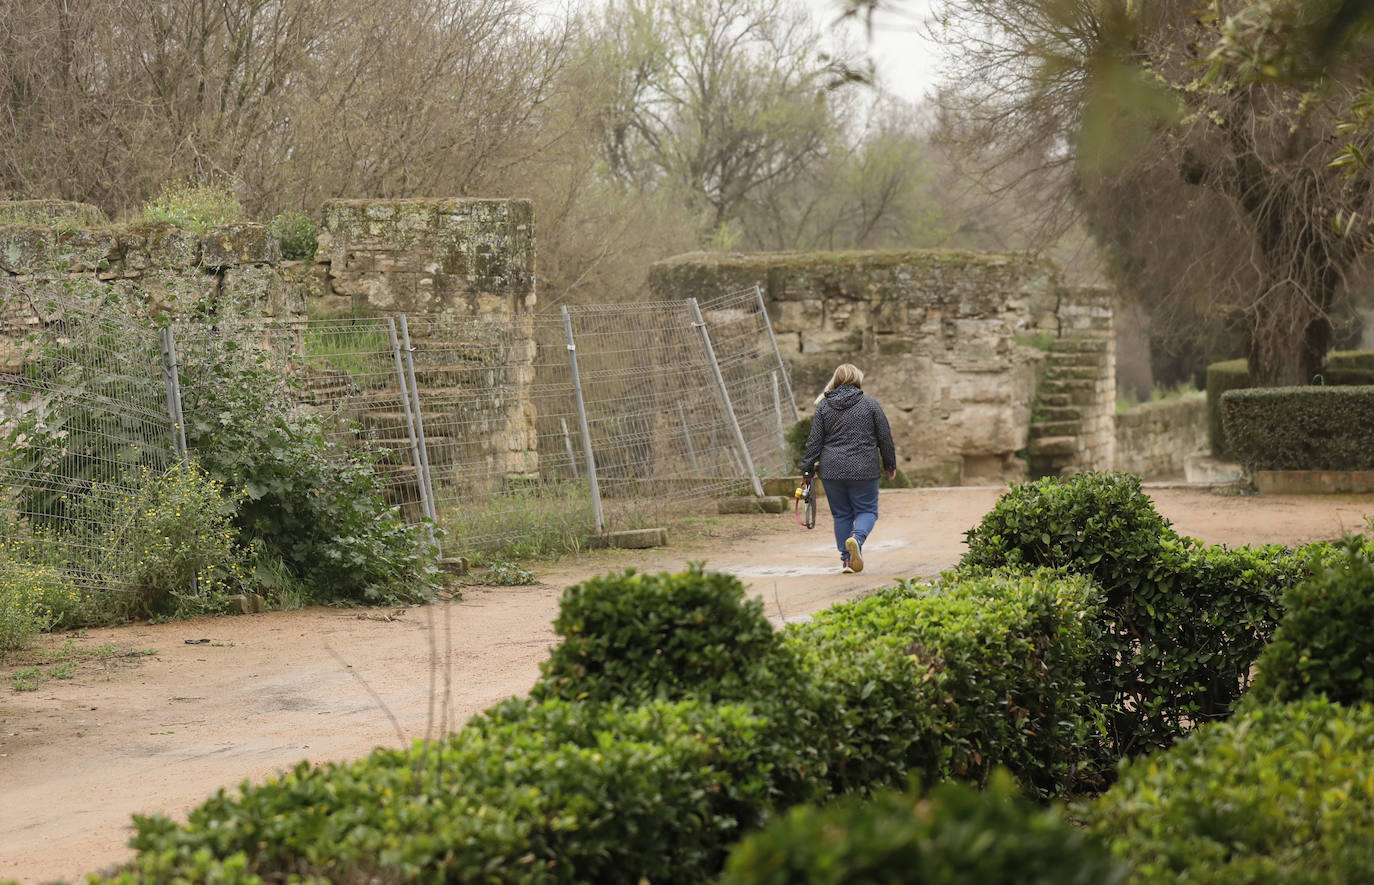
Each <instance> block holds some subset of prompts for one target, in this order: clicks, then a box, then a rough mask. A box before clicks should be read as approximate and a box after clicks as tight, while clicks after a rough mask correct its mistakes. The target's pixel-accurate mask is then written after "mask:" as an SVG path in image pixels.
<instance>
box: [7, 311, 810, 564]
mask: <svg viewBox="0 0 1374 885" xmlns="http://www.w3.org/2000/svg"><path fill="white" fill-rule="evenodd" d="M701 309H702V317H703V319H704V329H703V327H702V326H700V325H698V324H697V323H696V322H695V321H694V315H693V312H692V310H691V306H690V304H689V303H688V302H661V303H639V304H616V305H591V306H579V307H570V308H568V309H567V311H566V318H565V316H564V315H563V314H561V313H559V314H555V313H539V314H534V315H528V314H527V315H521V316H516V317H501V318H454V317H448V316H426V317H408V318H407V317H396V318H391V317H381V318H366V319H344V320H300V321H292V322H271V323H268V322H255V323H243V322H227V321H226V322H220V323H206V322H198V323H189V322H178V323H176V324H175V325H174V326H173V327H172V332H173V338H174V339H175V349H176V350H177V351H179V352H180V353H181V354H183V356H184V362H183V365H182V367H181V374H180V381H181V384H182V386H183V387H184V388H185V391H184V392H185V393H186V403H187V404H188V405H187V413H186V414H185V415H184V419H183V420H184V421H185V422H187V423H188V424H190V423H192V422H195V421H196V420H198V419H201V420H203V419H205V418H206V416H204V415H197V414H196V413H195V408H194V407H195V403H196V402H197V397H196V395H195V385H196V384H197V383H199V379H201V378H202V376H203V373H204V372H206V371H207V370H209V369H212V368H213V367H214V366H215V365H216V364H217V363H218V362H219V361H220V360H221V359H222V358H224V359H227V358H228V357H229V351H230V350H233V351H234V353H235V356H234V358H236V359H242V358H244V354H245V353H249V354H252V355H253V358H255V359H261V360H264V361H267V362H269V363H270V365H271V367H272V372H271V375H272V377H274V378H280V379H281V383H282V384H283V385H286V386H288V387H289V388H290V390H291V391H292V396H293V397H294V402H295V403H296V406H295V407H296V408H298V409H300V410H306V411H310V412H313V413H314V414H316V415H318V416H320V417H322V418H323V419H324V424H325V426H326V427H327V430H328V433H329V434H330V435H331V438H332V439H333V440H334V441H335V442H337V443H339V444H341V445H343V446H346V447H347V448H349V449H352V450H358V449H365V450H367V451H368V452H370V453H371V455H370V457H371V458H373V459H375V467H374V470H375V472H376V474H377V476H378V479H379V481H380V483H381V485H382V487H383V490H384V494H385V496H386V498H387V501H388V502H389V503H391V504H392V505H394V506H396V507H398V508H400V510H401V512H402V513H403V514H404V515H405V517H406V518H407V519H408V520H410V521H419V520H421V519H423V518H424V517H426V516H430V515H432V516H433V517H434V519H435V521H436V522H437V524H438V525H439V526H440V527H441V528H442V529H443V530H444V535H443V537H444V546H445V550H446V552H447V553H450V554H453V553H475V552H479V551H504V552H507V553H510V554H520V553H533V552H541V551H548V550H558V549H567V548H568V547H571V546H575V545H577V544H580V543H582V542H583V541H585V539H586V537H587V535H588V533H589V532H591V531H593V530H594V529H595V523H596V514H595V507H594V503H593V500H594V498H593V494H592V483H591V480H590V477H589V469H590V467H591V466H593V465H594V468H595V471H596V477H597V486H598V487H599V501H600V504H601V509H602V513H603V527H604V528H605V529H620V528H634V527H639V526H643V525H648V524H656V523H657V522H658V521H660V520H662V519H664V518H666V517H671V516H673V515H682V514H688V513H691V512H693V509H694V506H696V505H697V502H702V501H706V500H709V499H711V498H714V497H718V496H722V495H726V494H731V493H737V492H747V490H748V487H749V479H748V473H747V469H746V465H748V464H750V463H752V464H753V466H754V468H755V470H756V471H758V472H759V473H760V474H763V475H769V474H776V473H778V472H780V471H786V469H787V467H788V465H787V464H786V459H785V456H784V443H783V427H784V426H785V424H790V423H791V419H792V415H793V408H792V404H791V402H790V393H789V392H788V391H787V390H786V376H785V373H784V371H783V369H782V367H781V365H780V362H779V360H778V355H777V350H776V347H775V345H774V343H773V341H772V338H771V331H770V329H769V327H768V325H767V316H766V314H765V313H764V305H763V300H762V297H761V295H760V293H759V292H758V291H757V290H756V289H749V290H746V291H744V292H740V293H735V294H732V295H728V296H725V297H723V298H719V299H715V300H713V301H711V302H709V303H706V304H703V305H701ZM74 311H75V308H73V307H72V306H71V305H70V304H68V305H65V306H57V305H54V308H53V310H52V311H51V312H49V313H46V314H43V313H41V312H40V313H39V314H35V316H38V319H37V320H33V319H32V318H25V317H17V318H12V320H11V323H10V325H9V326H6V327H0V332H3V334H4V335H5V336H6V338H8V339H11V340H18V339H19V338H20V337H21V336H26V337H27V339H28V340H30V341H34V340H40V341H41V342H43V345H42V346H41V347H39V349H38V350H35V351H34V352H33V353H34V354H35V355H36V354H39V353H41V354H42V356H36V357H34V358H31V359H30V360H28V362H27V367H26V369H25V371H24V372H23V373H20V374H11V375H4V376H3V377H5V378H7V379H9V381H8V390H7V391H6V393H5V394H4V396H5V401H4V402H3V403H0V405H3V406H4V408H3V413H5V414H8V415H10V418H9V419H8V420H9V421H10V422H11V423H13V422H14V421H28V422H30V423H32V422H33V418H32V416H33V415H34V414H39V413H45V412H47V413H51V414H57V413H58V412H59V411H60V412H61V414H63V415H68V414H69V413H71V412H73V410H72V409H69V408H66V405H68V404H74V405H75V406H77V408H76V409H75V410H74V411H75V414H77V415H79V416H80V417H79V418H75V419H71V418H65V419H64V420H68V421H78V422H80V423H79V424H75V425H72V426H69V427H67V428H66V429H67V431H68V435H67V436H66V437H60V436H53V435H51V434H50V435H49V437H50V438H45V440H44V441H41V442H35V443H34V445H35V446H36V448H35V450H34V451H33V452H31V453H30V454H31V455H32V457H27V458H15V457H6V458H5V459H4V460H3V466H0V486H3V489H4V492H5V494H4V496H3V501H4V505H3V506H4V507H5V508H7V512H4V513H3V516H4V517H6V519H8V520H9V521H11V522H14V523H20V522H23V523H28V524H29V527H30V528H31V529H32V530H37V529H40V528H42V529H43V531H39V532H37V533H36V534H35V532H34V531H30V532H29V533H28V534H29V535H30V536H32V537H40V536H42V537H44V538H45V540H44V541H43V543H48V544H57V545H59V546H61V545H70V546H71V548H72V549H70V550H69V551H67V553H65V554H64V557H63V561H65V562H69V563H70V564H71V566H70V568H71V570H72V573H73V576H76V573H77V572H81V575H80V579H81V580H83V581H87V582H92V583H95V584H99V585H101V586H103V587H108V588H118V587H119V585H120V579H119V576H118V575H112V574H100V573H99V572H98V570H97V571H92V570H91V569H90V568H89V563H90V562H92V561H99V560H100V558H101V557H100V556H99V551H92V550H89V549H82V547H83V545H86V546H89V544H90V543H91V542H90V540H89V538H91V537H94V535H93V534H91V533H89V532H85V531H80V530H76V523H78V522H79V521H80V518H81V517H80V516H79V515H78V514H75V513H69V512H66V511H64V510H63V509H62V508H61V507H60V506H59V505H60V502H61V501H62V500H63V499H62V496H63V494H64V493H65V492H66V491H68V490H70V489H72V488H75V487H80V489H81V490H82V491H84V492H87V493H89V489H90V488H91V486H92V479H91V477H92V476H94V475H98V476H99V478H100V479H102V480H106V481H108V484H106V485H102V486H101V489H100V492H99V493H100V494H112V495H117V494H120V491H121V486H120V485H119V479H118V477H119V474H120V471H121V470H122V469H124V468H126V467H129V466H134V465H146V466H149V467H150V468H152V469H158V470H161V469H165V468H166V467H168V466H169V465H171V464H172V463H174V462H175V460H176V455H175V452H176V447H175V443H174V439H173V433H172V423H171V421H170V420H169V417H168V415H169V399H168V397H169V388H168V387H167V386H166V384H165V382H166V380H167V379H166V377H165V363H164V359H163V357H164V354H163V352H162V350H161V348H160V347H159V343H158V337H157V332H156V330H154V329H151V328H148V327H146V326H143V325H140V324H138V323H136V322H135V321H133V320H131V319H129V318H127V317H122V316H120V312H119V309H118V308H101V309H91V310H86V311H84V312H74ZM11 313H13V311H11ZM569 333H571V340H569ZM708 335H709V336H710V340H711V344H712V345H713V347H714V351H715V356H716V359H717V361H718V364H719V369H720V377H721V378H722V379H723V380H724V387H725V389H724V391H722V389H721V386H720V384H719V383H718V382H717V379H716V374H715V372H714V371H713V369H712V366H711V362H710V357H709V355H708V349H707V347H706V337H705V336H708ZM115 342H120V343H119V344H118V346H115ZM127 342H135V344H133V345H132V346H131V345H130V344H128V343H127ZM407 345H408V346H407ZM574 357H575V358H576V360H577V365H578V375H579V378H580V382H581V394H582V401H583V405H584V409H585V415H586V427H585V430H584V427H583V423H582V417H581V414H580V413H579V410H578V403H577V390H576V387H575V385H574V383H573V370H572V360H573V358H574ZM726 395H728V397H729V401H730V403H731V405H732V406H733V409H734V413H735V415H736V417H737V418H738V421H739V425H740V431H741V434H742V436H743V439H744V442H745V447H746V450H744V451H742V450H741V449H740V447H739V445H738V444H737V442H736V436H735V432H734V428H733V427H732V425H731V423H730V419H729V410H727V409H726V407H725V402H726V400H725V397H726ZM54 398H61V399H62V400H63V405H64V408H62V409H60V410H57V409H52V408H49V406H51V405H52V404H53V403H54ZM69 401H70V402H69ZM178 407H179V406H178ZM35 409H36V410H37V411H36V412H35V411H34V410H35ZM75 437H79V438H80V440H81V441H82V442H81V447H82V448H81V450H80V452H79V453H78V454H76V455H73V452H72V448H73V444H72V442H71V440H72V439H73V438H75ZM588 442H589V443H590V451H591V457H590V458H589V457H588V450H587V443H588ZM73 465H78V466H77V468H76V469H73ZM54 501H56V502H58V503H56V504H54V503H53V502H54ZM696 509H697V510H699V509H700V508H699V507H696ZM45 532H46V535H45V534H44V533H45ZM21 534H22V533H21ZM33 543H37V542H36V541H34V542H33ZM93 554H94V555H93ZM13 558H14V557H11V559H13ZM19 558H21V559H22V556H20V557H19ZM6 561H8V560H6ZM82 564H86V565H85V566H83V565H82ZM4 567H5V565H4V563H3V562H0V568H4ZM82 568H85V571H84V572H82Z"/></svg>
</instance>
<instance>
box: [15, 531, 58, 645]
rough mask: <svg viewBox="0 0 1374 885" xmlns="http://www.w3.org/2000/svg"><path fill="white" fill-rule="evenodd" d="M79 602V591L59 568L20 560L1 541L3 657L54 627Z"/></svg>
mask: <svg viewBox="0 0 1374 885" xmlns="http://www.w3.org/2000/svg"><path fill="white" fill-rule="evenodd" d="M75 599H76V590H75V588H73V587H72V586H71V585H70V584H69V583H68V582H67V581H66V579H65V578H64V577H63V575H62V574H61V573H60V572H59V571H58V570H57V569H56V568H54V567H52V566H50V565H43V564H35V563H32V562H26V561H24V560H23V559H20V558H18V557H17V556H15V555H14V551H13V549H12V548H10V547H8V545H6V544H5V539H3V538H0V654H4V653H6V652H11V651H14V650H15V649H18V648H23V647H24V646H25V645H27V644H28V642H29V640H30V639H32V638H33V637H34V636H37V635H38V634H39V633H42V632H43V631H45V630H48V629H50V628H51V627H53V625H55V624H56V623H57V622H58V620H59V619H60V618H61V611H62V610H63V608H64V607H65V605H66V604H68V602H69V601H70V602H74V601H75Z"/></svg>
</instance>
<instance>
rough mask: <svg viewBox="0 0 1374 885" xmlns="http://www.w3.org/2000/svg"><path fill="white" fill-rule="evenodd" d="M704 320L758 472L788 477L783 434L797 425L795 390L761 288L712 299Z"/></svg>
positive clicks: (703, 313)
mask: <svg viewBox="0 0 1374 885" xmlns="http://www.w3.org/2000/svg"><path fill="white" fill-rule="evenodd" d="M702 316H703V318H704V319H705V322H706V326H707V328H708V329H709V330H710V333H711V340H712V342H713V343H714V345H715V350H716V359H717V360H718V361H719V363H720V371H721V374H722V376H723V377H724V378H725V385H726V388H727V389H728V390H729V391H730V399H731V402H732V403H733V404H734V408H735V414H736V417H737V418H738V419H739V423H740V429H741V431H742V432H743V434H744V438H745V441H746V442H747V444H748V446H749V452H750V455H751V456H752V458H753V461H754V466H755V467H756V469H758V471H759V472H760V473H762V474H764V475H777V474H779V473H783V474H786V473H790V472H791V471H792V470H793V469H794V467H795V465H792V464H789V463H788V458H787V454H786V451H787V444H786V442H785V434H786V431H787V428H788V427H790V426H791V425H792V424H793V423H794V422H795V420H796V419H795V417H794V407H793V403H792V396H791V387H790V384H789V382H788V379H787V373H786V369H785V368H784V367H783V366H782V364H781V362H780V360H779V358H778V353H777V345H776V342H775V341H774V339H773V335H772V330H771V327H770V326H769V325H768V315H767V313H766V308H765V305H764V302H763V296H762V293H761V292H760V291H759V290H758V289H757V288H749V289H744V290H742V291H739V292H735V293H731V294H728V295H724V296H721V297H719V298H714V299H712V300H710V301H708V302H706V303H704V304H703V305H702Z"/></svg>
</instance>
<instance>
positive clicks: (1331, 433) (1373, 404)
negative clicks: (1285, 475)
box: [1221, 385, 1374, 470]
mask: <svg viewBox="0 0 1374 885" xmlns="http://www.w3.org/2000/svg"><path fill="white" fill-rule="evenodd" d="M1221 420H1222V425H1223V427H1224V428H1225V432H1226V439H1227V440H1228V447H1229V449H1230V451H1231V455H1232V457H1234V458H1235V460H1237V461H1239V462H1240V463H1241V464H1243V465H1244V466H1246V467H1248V468H1249V469H1251V470H1374V450H1371V448H1370V445H1369V440H1370V438H1371V436H1374V385H1364V386H1359V387H1269V388H1263V389H1253V390H1233V391H1231V392H1229V393H1227V394H1226V395H1224V396H1223V397H1222V398H1221Z"/></svg>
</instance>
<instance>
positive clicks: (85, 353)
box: [0, 278, 175, 613]
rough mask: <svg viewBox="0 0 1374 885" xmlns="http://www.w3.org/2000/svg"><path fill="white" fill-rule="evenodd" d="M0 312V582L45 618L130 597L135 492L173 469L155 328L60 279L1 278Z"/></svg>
mask: <svg viewBox="0 0 1374 885" xmlns="http://www.w3.org/2000/svg"><path fill="white" fill-rule="evenodd" d="M0 307H3V310H0V345H3V348H4V350H5V351H7V352H8V353H9V354H11V355H13V356H14V359H12V360H9V361H7V365H5V366H4V367H3V368H4V371H3V372H0V439H3V440H4V450H3V451H2V452H0V579H3V580H8V581H14V582H17V583H16V584H15V586H17V587H20V589H23V590H24V593H25V594H27V595H28V596H32V597H33V598H32V599H29V600H28V603H27V604H28V605H30V606H32V607H33V610H34V611H42V612H48V613H51V612H53V611H54V610H55V608H56V607H58V603H59V602H60V603H61V606H62V607H63V608H72V607H76V606H79V605H81V604H83V599H84V598H85V596H86V595H87V594H95V593H101V594H109V593H114V594H121V595H122V596H124V597H129V596H130V595H131V593H132V590H133V587H132V586H131V583H130V580H129V568H128V565H129V563H130V561H131V560H130V557H131V556H133V557H135V560H134V561H136V557H137V555H138V551H136V550H134V549H133V546H134V544H135V539H134V538H132V537H130V532H131V524H132V523H133V522H134V521H135V520H136V517H137V514H136V513H135V512H134V511H135V509H136V507H137V499H138V492H139V489H140V488H141V487H142V486H143V485H144V484H145V483H146V479H147V477H149V476H156V475H160V474H161V473H162V472H164V471H166V470H167V469H168V468H169V467H170V466H171V465H172V464H173V463H174V462H175V456H174V452H173V449H174V447H173V442H172V440H173V433H172V432H173V421H172V418H171V415H170V413H169V404H168V399H167V395H166V388H165V386H164V383H163V382H164V363H163V350H162V346H161V342H160V341H159V337H158V333H157V330H156V329H154V328H151V327H150V326H149V325H148V324H147V323H144V322H138V321H135V320H134V319H132V318H131V317H130V316H129V315H128V314H127V313H126V310H127V308H125V307H123V306H122V305H120V304H119V303H118V301H116V300H115V299H112V298H110V297H108V295H107V294H106V293H103V292H100V291H96V290H88V289H87V288H85V287H81V286H80V285H79V284H75V283H72V282H70V281H67V280H62V279H37V278H30V279H20V280H8V281H6V284H5V288H4V290H3V291H0ZM52 594H61V595H62V599H61V600H58V599H56V598H51V599H48V598H47V597H48V596H51V595H52ZM21 595H22V594H21ZM26 598H27V596H26ZM44 599H47V601H43V600H44ZM135 602H136V601H135V600H132V599H129V600H128V605H129V606H130V607H132V606H134V605H135ZM121 604H122V603H120V602H119V601H114V602H113V603H112V602H111V601H109V600H107V601H106V602H105V603H104V604H103V607H114V608H118V607H119V605H121Z"/></svg>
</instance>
